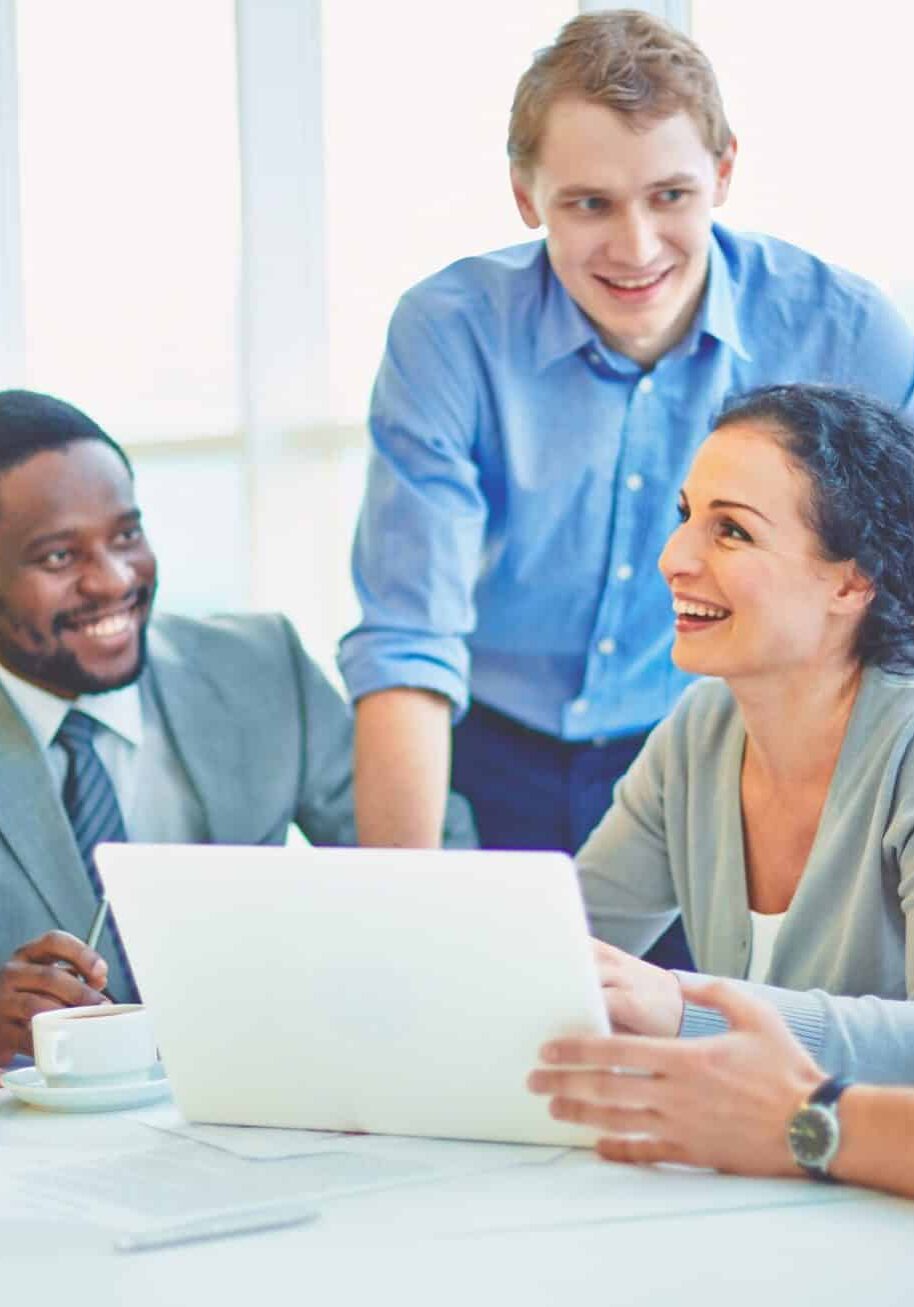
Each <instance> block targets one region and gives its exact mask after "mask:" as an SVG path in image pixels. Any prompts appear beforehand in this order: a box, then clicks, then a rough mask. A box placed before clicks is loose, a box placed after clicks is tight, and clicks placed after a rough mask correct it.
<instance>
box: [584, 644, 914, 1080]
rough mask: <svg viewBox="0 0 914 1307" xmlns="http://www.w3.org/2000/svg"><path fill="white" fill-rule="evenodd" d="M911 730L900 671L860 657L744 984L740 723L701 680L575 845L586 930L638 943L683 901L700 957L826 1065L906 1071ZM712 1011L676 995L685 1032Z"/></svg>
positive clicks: (913, 811)
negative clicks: (773, 920)
mask: <svg viewBox="0 0 914 1307" xmlns="http://www.w3.org/2000/svg"><path fill="white" fill-rule="evenodd" d="M912 740H914V678H908V677H903V676H891V675H888V674H887V673H885V672H882V671H880V670H878V669H876V668H867V669H866V670H865V672H864V674H863V678H862V681H861V685H860V689H859V692H858V695H857V700H856V703H855V704H854V708H853V711H852V713H851V718H850V721H849V723H848V728H847V733H846V735H845V739H844V744H843V746H842V749H841V753H840V756H839V758H838V763H837V766H836V768H835V774H834V776H833V777H832V783H831V786H830V788H829V791H828V796H827V799H826V802H825V806H824V808H823V811H822V817H821V819H820V822H819V829H818V832H817V834H816V838H815V841H814V843H813V847H812V850H811V852H810V855H809V860H808V862H807V864H806V867H805V869H804V871H803V875H802V878H801V879H800V883H799V885H798V886H797V890H796V893H795V894H794V897H793V900H792V902H791V904H790V907H789V908H788V910H787V914H786V916H785V918H784V922H783V925H782V926H781V930H780V933H779V935H778V937H777V940H776V943H775V946H774V953H773V955H772V958H771V965H770V968H769V971H768V976H767V983H766V984H764V985H757V984H750V983H749V982H748V981H745V980H742V979H741V978H742V977H744V976H745V975H746V971H747V968H748V965H749V953H750V947H751V939H752V929H751V924H750V917H749V905H748V899H747V889H746V869H745V862H744V857H743V829H742V814H741V809H740V792H739V784H740V768H741V763H742V756H743V748H744V742H745V731H744V728H743V722H742V717H741V715H740V713H739V710H738V708H737V706H736V703H735V701H734V699H733V696H732V695H731V693H730V691H729V689H728V688H727V686H726V684H725V683H724V682H723V681H719V680H713V679H708V680H703V681H699V682H698V683H697V684H695V685H693V686H692V687H691V688H690V689H689V690H688V691H687V693H686V694H685V695H684V697H683V698H682V700H681V701H680V703H679V705H678V706H677V708H676V709H675V710H674V712H673V713H672V715H671V716H670V717H668V718H667V719H666V720H665V721H663V722H661V723H660V725H659V726H658V727H657V728H656V730H654V731H653V732H652V734H651V736H650V738H649V740H648V742H647V744H646V745H645V747H644V749H643V751H642V753H641V755H640V756H639V757H638V759H637V760H636V761H635V763H634V764H633V766H632V767H631V769H630V771H629V772H628V774H627V775H626V776H625V777H623V779H622V780H621V781H620V782H619V784H618V785H617V787H616V791H615V800H614V803H613V806H612V808H610V810H609V812H608V813H607V814H606V816H605V817H604V818H603V820H602V822H601V823H600V825H599V826H597V828H596V829H595V830H594V832H593V833H592V834H591V836H590V838H589V839H588V840H587V842H586V844H585V845H584V846H583V848H582V849H581V851H580V852H579V854H578V857H577V863H578V868H579V871H580V876H581V882H582V886H583V891H584V899H585V904H586V907H587V912H588V916H589V919H590V923H591V929H592V931H593V933H594V934H595V935H596V936H598V937H599V938H600V939H603V940H606V941H607V942H608V943H610V944H616V945H618V946H619V947H620V948H623V949H626V950H628V952H630V953H635V954H637V955H639V956H640V955H641V954H643V953H644V952H645V951H646V950H647V949H648V948H649V947H650V945H651V944H652V943H653V941H654V940H655V939H656V938H657V937H658V935H660V933H661V932H662V931H663V930H664V929H665V927H666V926H667V925H668V923H669V922H670V921H672V920H673V919H674V918H675V916H676V914H677V912H680V911H681V913H682V919H683V924H684V926H685V932H686V937H687V938H688V941H689V946H690V948H691V950H692V956H693V957H694V958H695V961H696V965H697V967H698V969H699V971H700V972H705V973H708V974H713V975H715V976H730V977H736V978H740V985H741V987H743V988H745V989H746V990H747V991H748V992H750V993H755V994H757V995H759V996H760V997H763V998H766V999H768V1000H769V1001H770V1002H772V1003H774V1004H775V1005H776V1006H777V1007H778V1008H779V1009H780V1011H781V1013H782V1014H783V1016H784V1017H785V1019H786V1020H787V1023H788V1025H789V1026H790V1028H791V1029H792V1030H793V1032H794V1033H795V1034H796V1035H797V1036H798V1037H799V1038H800V1039H801V1040H802V1042H803V1043H804V1044H805V1046H806V1047H807V1048H808V1049H809V1051H810V1053H812V1055H813V1056H814V1057H815V1058H816V1060H817V1061H818V1062H819V1064H820V1065H821V1066H822V1067H823V1068H824V1069H825V1070H826V1071H827V1072H829V1074H831V1075H844V1076H849V1077H851V1078H853V1079H858V1080H868V1081H875V1082H883V1083H888V1082H899V1081H900V1082H914V1003H912V1002H909V1001H908V999H909V998H910V997H911V995H912V994H914V838H912V836H914V747H912ZM770 816H771V821H774V822H776V821H777V820H778V813H777V812H776V811H772V813H771V815H770ZM724 1027H725V1022H724V1020H723V1018H722V1017H721V1016H720V1015H719V1014H717V1013H714V1012H708V1011H706V1010H705V1009H703V1008H700V1007H698V1006H696V1005H693V1004H686V1010H685V1015H684V1018H683V1024H682V1030H681V1032H680V1033H681V1034H682V1035H683V1036H686V1037H688V1036H694V1035H702V1034H708V1033H711V1032H712V1031H715V1030H720V1029H723V1028H724Z"/></svg>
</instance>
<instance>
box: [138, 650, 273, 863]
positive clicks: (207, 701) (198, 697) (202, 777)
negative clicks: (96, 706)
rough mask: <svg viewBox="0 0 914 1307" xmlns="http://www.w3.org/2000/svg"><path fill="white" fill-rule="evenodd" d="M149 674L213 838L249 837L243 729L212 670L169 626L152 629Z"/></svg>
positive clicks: (215, 840) (240, 839)
mask: <svg viewBox="0 0 914 1307" xmlns="http://www.w3.org/2000/svg"><path fill="white" fill-rule="evenodd" d="M149 653H150V657H149V662H148V664H147V669H146V672H145V673H144V677H145V678H146V680H147V683H148V687H149V689H150V690H151V692H152V693H153V694H154V695H155V699H156V704H157V706H158V709H159V711H160V713H161V714H162V717H163V719H164V721H165V723H166V726H167V727H168V730H169V732H170V734H171V738H172V740H173V741H174V745H175V748H176V749H177V751H178V755H179V756H180V758H181V761H182V762H183V764H184V767H185V768H186V770H187V774H188V776H189V778H190V781H191V784H192V785H193V787H194V789H195V790H196V792H197V797H198V798H199V800H200V803H201V805H202V807H203V811H204V814H205V816H206V822H207V826H208V830H209V839H210V842H211V843H213V844H234V843H241V844H243V843H245V842H246V841H245V833H246V832H247V831H248V830H249V824H248V822H247V816H246V794H245V783H244V753H243V750H242V748H241V740H240V730H239V728H238V726H237V724H236V723H235V720H234V718H233V717H232V714H231V713H230V712H229V710H228V707H227V706H226V704H225V702H224V701H223V699H222V697H221V696H220V694H219V691H218V688H217V687H216V685H215V684H214V683H213V681H212V680H211V679H210V677H209V676H208V674H207V673H208V669H207V668H206V667H205V666H203V665H197V664H194V663H193V662H192V661H189V660H188V658H187V657H186V656H185V655H183V654H182V652H181V650H179V648H178V647H177V645H176V644H175V642H174V641H173V640H172V639H170V638H169V636H168V634H167V632H165V631H163V630H162V629H161V628H156V627H152V628H151V629H150V632H149Z"/></svg>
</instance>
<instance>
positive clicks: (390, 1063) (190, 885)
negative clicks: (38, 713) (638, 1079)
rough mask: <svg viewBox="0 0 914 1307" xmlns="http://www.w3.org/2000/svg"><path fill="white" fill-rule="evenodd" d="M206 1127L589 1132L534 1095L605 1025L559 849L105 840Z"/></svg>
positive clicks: (118, 894) (177, 1078)
mask: <svg viewBox="0 0 914 1307" xmlns="http://www.w3.org/2000/svg"><path fill="white" fill-rule="evenodd" d="M97 862H98V866H99V870H100V872H101V875H102V877H103V879H104V882H105V886H106V889H107V893H108V895H109V897H110V900H111V904H112V907H113V909H114V912H115V914H116V916H117V920H118V925H119V927H120V930H121V933H122V936H123V939H124V942H125V944H126V947H127V951H128V954H129V956H130V960H131V964H132V966H133V970H134V974H135V976H136V979H137V982H138V984H139V987H140V991H141V993H142V995H143V998H144V1001H145V1002H146V1004H147V1005H148V1007H149V1008H150V1010H151V1012H152V1016H153V1023H154V1025H155V1029H156V1035H157V1039H158V1043H159V1048H160V1051H161V1055H162V1058H163V1061H164V1063H165V1067H166V1070H167V1072H168V1076H169V1079H170V1081H171V1083H172V1087H173V1091H174V1095H175V1098H176V1100H177V1103H178V1105H179V1107H180V1108H181V1110H182V1112H183V1113H184V1115H185V1117H186V1118H187V1119H188V1120H189V1121H198V1122H213V1123H221V1124H239V1125H272V1126H286V1127H289V1126H292V1127H307V1128H312V1129H319V1130H358V1131H370V1132H376V1133H382V1134H406V1135H422V1136H436V1137H441V1138H458V1139H479V1140H499V1141H513V1142H523V1143H542V1144H552V1145H555V1144H571V1145H587V1144H590V1143H591V1142H592V1141H593V1138H594V1137H595V1132H593V1131H590V1130H587V1129H585V1128H584V1127H580V1126H574V1125H569V1124H567V1123H563V1122H558V1121H554V1120H553V1119H552V1118H551V1117H550V1115H549V1111H548V1103H547V1100H546V1099H545V1098H543V1097H541V1096H534V1095H533V1094H531V1093H529V1091H528V1090H527V1089H526V1085H525V1081H526V1077H527V1074H528V1072H529V1071H530V1070H531V1069H532V1068H533V1067H534V1066H535V1065H536V1063H537V1051H538V1049H539V1047H540V1045H541V1044H542V1043H543V1042H544V1041H545V1040H546V1039H549V1038H551V1037H553V1036H556V1035H559V1034H568V1033H572V1032H575V1033H577V1032H581V1033H585V1032H586V1033H606V1031H607V1019H606V1013H605V1008H604V1005H603V1001H602V998H601V993H600V986H599V982H598V979H597V976H596V972H595V968H594V963H593V959H592V953H591V947H590V942H589V939H588V934H587V926H586V921H585V917H584V911H583V906H582V903H581V898H580V893H579V890H578V885H577V878H576V875H575V871H574V866H573V864H572V862H571V860H570V859H569V858H567V857H566V856H565V855H564V854H559V853H510V852H505V853H503V852H485V851H464V850H447V851H440V852H430V851H421V850H399V849H318V848H300V849H298V848H296V849H290V848H250V847H244V848H241V847H226V846H213V845H196V846H187V845H175V844H169V845H140V844H111V845H102V846H100V847H99V849H98V851H97Z"/></svg>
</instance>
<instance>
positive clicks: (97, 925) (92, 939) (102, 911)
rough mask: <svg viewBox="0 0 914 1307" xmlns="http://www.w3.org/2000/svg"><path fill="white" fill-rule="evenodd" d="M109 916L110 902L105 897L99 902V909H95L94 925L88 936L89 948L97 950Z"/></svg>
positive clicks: (90, 928)
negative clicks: (96, 947)
mask: <svg viewBox="0 0 914 1307" xmlns="http://www.w3.org/2000/svg"><path fill="white" fill-rule="evenodd" d="M107 915H108V900H107V899H106V898H105V897H104V895H103V896H102V897H101V898H100V899H99V901H98V907H97V908H96V909H95V915H94V917H93V918H92V924H91V926H90V927H89V933H88V935H87V936H86V944H87V945H88V946H89V948H95V946H96V944H97V943H98V941H99V937H100V936H101V933H102V930H103V929H104V925H105V918H106V917H107Z"/></svg>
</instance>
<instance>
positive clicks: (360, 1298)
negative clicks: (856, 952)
mask: <svg viewBox="0 0 914 1307" xmlns="http://www.w3.org/2000/svg"><path fill="white" fill-rule="evenodd" d="M149 1134H150V1131H149V1127H148V1126H146V1125H143V1124H142V1123H141V1122H140V1121H138V1120H136V1119H135V1116H134V1114H132V1113H111V1114H106V1115H99V1116H83V1117H79V1116H63V1115H51V1114H45V1113H41V1112H37V1111H34V1110H32V1109H29V1108H24V1107H22V1106H20V1105H19V1104H17V1103H15V1102H13V1101H12V1099H11V1098H10V1096H9V1094H8V1093H6V1092H0V1184H2V1183H3V1177H4V1176H6V1177H7V1181H8V1179H9V1177H10V1176H11V1175H13V1174H14V1173H15V1172H16V1171H17V1170H19V1169H20V1168H24V1167H28V1166H34V1165H38V1164H39V1163H40V1162H42V1161H44V1160H45V1159H47V1158H48V1157H49V1156H53V1157H54V1159H55V1162H56V1163H58V1164H62V1163H65V1162H67V1161H68V1160H72V1161H78V1160H79V1158H80V1156H81V1155H82V1156H88V1155H89V1153H90V1152H92V1151H95V1150H97V1149H98V1148H99V1147H100V1146H103V1145H105V1146H107V1145H109V1144H110V1145H114V1146H124V1147H128V1146H130V1145H131V1144H132V1143H134V1142H135V1141H137V1140H138V1139H139V1138H143V1139H148V1137H149ZM899 1146H900V1147H909V1146H910V1141H908V1140H904V1141H902V1140H900V1141H899ZM49 1150H52V1151H51V1152H49ZM692 1180H695V1181H696V1184H697V1185H698V1184H700V1186H701V1189H700V1190H699V1189H698V1188H696V1189H695V1190H694V1191H692V1192H695V1193H699V1192H700V1193H701V1194H702V1195H703V1201H704V1202H705V1207H704V1209H699V1210H696V1209H695V1208H694V1204H693V1205H692V1210H687V1208H688V1207H689V1203H688V1202H686V1203H685V1205H684V1206H683V1207H682V1209H681V1210H679V1211H678V1214H676V1208H677V1204H678V1203H679V1202H680V1200H681V1199H682V1197H683V1195H686V1196H687V1190H686V1189H685V1188H684V1185H688V1184H689V1183H691V1181H692ZM622 1186H625V1187H626V1188H624V1189H623V1188H621V1187H622ZM565 1191H567V1192H568V1193H576V1195H577V1196H576V1197H575V1198H574V1200H573V1201H572V1200H571V1199H569V1200H568V1202H567V1204H566V1203H565V1202H564V1200H562V1199H561V1198H559V1200H558V1201H557V1200H556V1195H557V1194H559V1195H561V1194H562V1193H564V1192H565ZM582 1191H584V1194H583V1196H582ZM622 1193H626V1194H629V1193H630V1194H631V1195H633V1196H637V1197H638V1199H639V1202H640V1203H641V1205H642V1208H643V1204H644V1199H645V1197H646V1196H647V1197H649V1198H650V1199H651V1201H655V1202H659V1204H660V1207H661V1208H662V1207H663V1204H664V1203H665V1202H668V1204H669V1207H668V1214H666V1215H656V1216H653V1217H651V1218H650V1219H647V1218H639V1219H632V1218H631V1217H630V1218H629V1219H627V1220H620V1219H618V1197H619V1195H620V1194H622ZM610 1195H615V1200H614V1201H616V1214H615V1215H614V1216H611V1217H609V1218H607V1217H606V1214H605V1213H606V1206H605V1203H604V1201H603V1199H604V1197H608V1196H610ZM799 1197H802V1198H803V1199H804V1202H803V1203H802V1204H801V1205H797V1199H798V1198H799ZM783 1203H788V1204H791V1205H786V1206H785V1205H781V1204H783ZM318 1205H319V1206H320V1208H321V1217H320V1219H319V1221H318V1222H316V1223H315V1224H313V1225H309V1226H303V1227H301V1228H297V1229H292V1230H286V1231H273V1232H269V1233H261V1234H256V1235H247V1236H244V1237H236V1238H230V1239H223V1240H219V1241H217V1242H211V1243H206V1244H191V1245H184V1246H180V1247H174V1248H167V1249H161V1250H158V1251H155V1252H147V1253H142V1254H132V1255H128V1254H122V1253H117V1252H115V1251H113V1248H112V1241H111V1236H110V1234H109V1233H107V1232H106V1231H103V1230H99V1229H98V1228H94V1227H90V1226H86V1225H85V1224H82V1223H80V1222H79V1221H78V1220H69V1219H64V1218H61V1217H56V1216H55V1217H54V1218H53V1219H48V1218H47V1217H46V1216H42V1215H41V1214H35V1215H31V1216H25V1215H23V1213H22V1210H21V1209H20V1208H18V1206H17V1204H16V1203H15V1202H13V1201H12V1200H11V1198H10V1195H9V1192H7V1193H6V1194H5V1195H2V1196H0V1292H2V1293H3V1296H4V1301H5V1302H9V1303H11V1304H12V1303H14V1302H16V1300H17V1299H18V1300H20V1301H23V1302H24V1301H26V1300H27V1301H28V1302H29V1303H33V1304H36V1305H37V1307H44V1305H45V1304H50V1303H54V1304H55V1305H56V1304H61V1305H62V1307H83V1305H84V1304H85V1305H86V1307H89V1304H92V1307H121V1305H122V1304H123V1307H128V1305H129V1307H170V1305H171V1304H175V1305H176V1307H177V1305H178V1304H180V1305H181V1307H185V1305H186V1304H188V1305H189V1304H194V1305H195V1307H196V1304H200V1305H201V1307H210V1304H219V1305H220V1307H235V1305H236V1304H238V1305H239V1307H240V1304H245V1305H248V1304H256V1305H257V1307H260V1304H265V1303H267V1302H270V1303H272V1301H274V1300H275V1301H276V1302H277V1303H282V1304H283V1307H284V1305H285V1304H287V1303H289V1304H293V1303H295V1304H297V1303H299V1302H300V1303H302V1304H305V1303H307V1304H308V1305H309V1307H324V1305H325V1304H326V1305H330V1307H336V1305H337V1304H340V1305H341V1307H349V1305H352V1307H356V1305H358V1307H374V1305H377V1307H386V1305H387V1304H391V1305H393V1304H396V1307H419V1305H420V1304H421V1305H422V1307H448V1304H452V1303H454V1304H456V1303H461V1304H469V1305H470V1307H489V1304H505V1307H515V1304H523V1307H573V1305H574V1304H576V1303H580V1304H581V1307H592V1304H600V1305H601V1307H602V1305H603V1304H606V1307H610V1305H611V1307H638V1305H640V1304H651V1307H657V1304H658V1303H661V1302H666V1303H669V1304H676V1307H691V1305H692V1304H694V1305H695V1307H698V1305H699V1304H700V1305H701V1307H723V1305H724V1304H727V1305H728V1307H729V1305H730V1304H733V1305H734V1307H736V1304H739V1307H755V1305H756V1304H759V1307H761V1305H762V1304H764V1305H765V1307H792V1305H793V1304H803V1307H812V1305H814V1304H819V1303H827V1304H828V1307H861V1304H869V1303H875V1304H877V1305H878V1307H896V1304H897V1305H899V1307H900V1304H902V1303H904V1304H907V1303H909V1302H910V1301H911V1297H912V1293H914V1202H906V1201H903V1200H900V1199H892V1198H888V1197H885V1196H883V1195H878V1194H873V1193H868V1192H866V1191H863V1190H856V1189H855V1190H847V1189H841V1190H838V1189H833V1188H832V1187H830V1186H816V1185H812V1184H805V1183H804V1182H801V1181H797V1182H790V1181H783V1182H768V1181H761V1182H750V1181H742V1180H737V1179H733V1178H729V1177H718V1176H713V1177H711V1176H707V1175H700V1174H697V1175H694V1176H693V1175H688V1174H684V1173H682V1172H669V1173H666V1174H664V1173H662V1172H655V1171H652V1172H638V1171H632V1170H629V1169H627V1168H617V1167H611V1166H607V1165H606V1164H605V1163H601V1162H599V1161H598V1160H597V1159H596V1158H594V1157H592V1156H591V1155H588V1154H583V1153H575V1154H570V1155H568V1156H566V1157H564V1158H562V1159H559V1160H558V1161H554V1162H552V1163H551V1164H549V1165H525V1166H516V1167H512V1168H510V1169H505V1170H501V1171H497V1172H487V1173H484V1174H476V1175H471V1176H464V1177H461V1178H453V1179H450V1180H446V1181H438V1182H434V1183H431V1184H421V1185H413V1184H409V1185H401V1186H398V1187H396V1188H393V1189H387V1190H380V1191H375V1192H369V1193H363V1194H357V1195H352V1196H349V1197H340V1198H335V1199H330V1200H322V1201H320V1202H319V1203H318ZM648 1205H649V1204H648ZM636 1206H637V1204H636ZM722 1206H727V1207H730V1208H731V1210H716V1211H715V1210H710V1209H713V1208H715V1207H717V1208H721V1207H722ZM601 1207H602V1209H603V1210H602V1211H601ZM670 1213H672V1214H670ZM480 1217H481V1219H482V1221H483V1222H484V1223H486V1224H487V1225H488V1226H489V1227H490V1229H489V1232H487V1233H486V1232H483V1233H479V1232H469V1233H468V1231H472V1227H473V1226H474V1225H477V1224H478V1223H479V1219H480ZM531 1222H532V1224H529V1223H531ZM527 1226H529V1228H525V1227H527ZM491 1227H495V1228H491Z"/></svg>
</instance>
